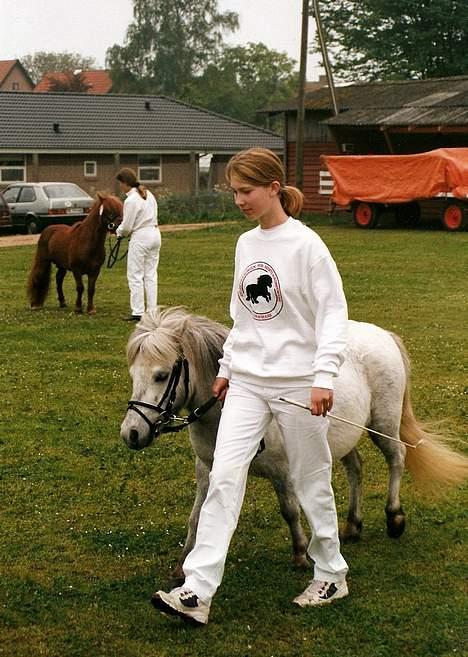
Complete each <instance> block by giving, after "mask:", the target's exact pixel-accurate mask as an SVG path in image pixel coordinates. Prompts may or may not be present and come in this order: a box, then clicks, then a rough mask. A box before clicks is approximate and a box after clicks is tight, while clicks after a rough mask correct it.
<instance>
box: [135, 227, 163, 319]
mask: <svg viewBox="0 0 468 657" xmlns="http://www.w3.org/2000/svg"><path fill="white" fill-rule="evenodd" d="M160 249H161V233H160V231H159V228H156V227H153V226H149V227H148V228H141V229H140V230H137V231H135V232H134V233H132V236H131V238H130V243H129V245H128V254H127V280H128V287H129V289H130V308H131V311H132V315H143V313H144V312H145V294H146V309H147V310H156V306H157V304H158V263H159V251H160Z"/></svg>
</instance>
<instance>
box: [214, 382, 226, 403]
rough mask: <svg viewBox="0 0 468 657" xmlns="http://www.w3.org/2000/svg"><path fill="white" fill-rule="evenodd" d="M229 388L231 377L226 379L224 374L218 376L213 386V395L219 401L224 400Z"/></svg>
mask: <svg viewBox="0 0 468 657" xmlns="http://www.w3.org/2000/svg"><path fill="white" fill-rule="evenodd" d="M228 388H229V379H225V378H223V377H222V376H217V377H216V379H215V381H214V383H213V386H212V388H211V392H212V393H213V397H216V399H217V400H218V401H220V402H223V401H224V398H225V397H226V393H227V391H228Z"/></svg>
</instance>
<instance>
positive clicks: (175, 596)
mask: <svg viewBox="0 0 468 657" xmlns="http://www.w3.org/2000/svg"><path fill="white" fill-rule="evenodd" d="M151 604H152V605H153V607H156V609H159V611H162V612H163V613H165V614H170V615H172V616H180V617H181V618H183V619H184V620H186V621H189V622H191V623H194V624H196V625H206V624H207V623H208V616H209V614H210V603H206V602H203V600H200V598H199V597H198V596H197V595H196V594H195V593H194V592H193V591H191V590H190V589H187V588H186V587H184V586H178V587H177V588H175V589H172V591H169V593H165V592H164V591H156V593H154V594H153V597H152V598H151Z"/></svg>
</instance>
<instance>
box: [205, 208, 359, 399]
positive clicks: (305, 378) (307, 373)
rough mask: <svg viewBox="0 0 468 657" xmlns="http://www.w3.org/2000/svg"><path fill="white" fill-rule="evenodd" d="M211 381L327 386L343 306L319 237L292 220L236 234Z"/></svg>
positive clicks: (342, 338)
mask: <svg viewBox="0 0 468 657" xmlns="http://www.w3.org/2000/svg"><path fill="white" fill-rule="evenodd" d="M230 313H231V317H232V319H233V322H234V323H233V327H232V329H231V332H230V333H229V336H228V338H227V340H226V343H225V345H224V349H223V351H224V353H223V357H222V358H221V359H220V361H219V363H220V369H219V373H218V376H220V377H224V378H226V379H231V378H235V379H241V380H244V381H246V382H252V383H256V384H258V385H263V384H265V385H269V386H275V385H278V386H287V385H290V384H292V385H296V383H297V384H305V385H308V384H310V385H311V386H316V387H320V388H329V389H333V377H335V376H337V374H338V370H339V368H340V365H341V363H342V362H343V351H344V348H345V346H346V338H347V307H346V299H345V296H344V293H343V286H342V283H341V278H340V275H339V273H338V270H337V268H336V265H335V262H334V260H333V259H332V257H331V255H330V252H329V251H328V249H327V247H326V246H325V244H324V243H323V241H322V240H321V239H320V237H319V236H318V235H317V234H316V233H315V232H314V231H312V230H311V229H310V228H308V227H307V226H305V225H304V224H302V223H301V222H300V221H298V220H297V219H293V218H292V217H289V218H288V220H287V221H286V222H285V223H284V224H281V225H280V226H275V227H274V228H270V229H268V230H263V229H261V228H260V227H259V226H257V227H256V228H254V229H253V230H250V231H248V232H246V233H244V234H243V235H241V236H240V238H239V240H238V242H237V247H236V257H235V270H234V283H233V289H232V296H231V305H230Z"/></svg>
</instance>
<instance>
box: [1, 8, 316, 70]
mask: <svg viewBox="0 0 468 657" xmlns="http://www.w3.org/2000/svg"><path fill="white" fill-rule="evenodd" d="M218 6H219V8H220V9H221V10H222V11H228V10H229V11H234V12H236V13H237V14H239V22H240V29H239V30H238V31H237V32H236V33H235V34H234V35H231V36H229V37H227V38H226V42H227V43H230V44H233V45H245V44H247V43H248V42H249V41H252V42H255V43H258V42H263V43H264V44H265V45H266V46H268V48H271V49H273V50H278V51H280V52H286V53H287V54H288V56H289V57H291V58H292V59H295V60H296V61H297V62H299V57H300V42H301V37H300V35H301V10H302V0H218ZM132 7H133V3H132V1H131V0H79V1H77V0H1V1H0V8H1V14H0V15H1V20H0V60H8V59H21V57H22V56H24V55H32V54H34V52H36V51H39V50H45V51H47V52H65V51H66V52H73V53H75V52H76V53H79V54H80V55H83V56H86V57H94V58H95V60H96V62H97V64H98V66H100V67H104V65H105V56H106V50H107V48H109V47H110V46H113V45H114V44H119V45H123V43H124V39H125V34H126V31H127V27H128V25H129V24H130V23H131V21H132ZM313 34H314V24H313V19H310V23H309V41H311V39H312V38H313ZM318 59H319V58H318V56H317V55H311V56H309V57H308V62H307V79H308V80H317V79H318V76H319V75H320V74H321V73H323V70H322V69H320V67H319V66H318ZM298 67H299V64H298V65H297V68H298Z"/></svg>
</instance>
